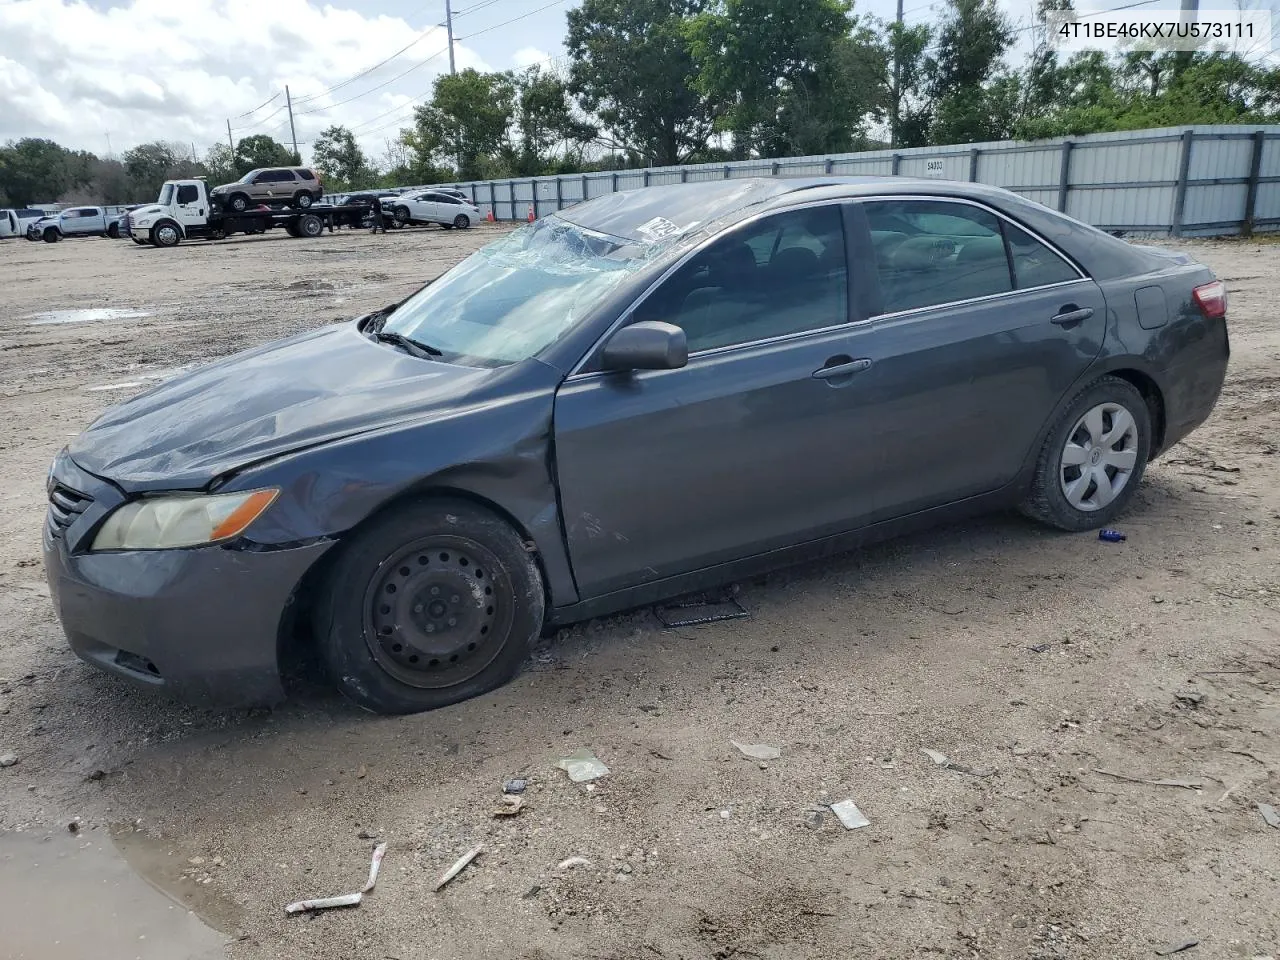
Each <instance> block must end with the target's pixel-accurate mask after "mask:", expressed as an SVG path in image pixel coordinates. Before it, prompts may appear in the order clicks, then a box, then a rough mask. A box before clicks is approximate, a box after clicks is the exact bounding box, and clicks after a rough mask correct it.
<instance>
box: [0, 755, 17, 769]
mask: <svg viewBox="0 0 1280 960" xmlns="http://www.w3.org/2000/svg"><path fill="white" fill-rule="evenodd" d="M17 762H18V755H17V754H16V753H6V754H4V755H2V756H0V767H12V766H13V765H14V764H15V763H17Z"/></svg>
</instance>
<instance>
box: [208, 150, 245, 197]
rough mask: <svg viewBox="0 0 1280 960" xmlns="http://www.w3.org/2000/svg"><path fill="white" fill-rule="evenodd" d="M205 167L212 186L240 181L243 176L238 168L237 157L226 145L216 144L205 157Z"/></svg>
mask: <svg viewBox="0 0 1280 960" xmlns="http://www.w3.org/2000/svg"><path fill="white" fill-rule="evenodd" d="M204 167H205V170H207V171H208V174H209V184H210V186H214V187H217V186H221V185H222V184H224V183H231V182H233V181H234V180H237V179H239V178H240V177H241V176H242V174H241V172H240V168H239V167H237V166H236V155H235V154H234V153H232V152H231V147H229V146H228V145H227V144H225V143H215V144H214V145H213V146H212V147H210V148H209V152H208V153H206V154H205V155H204Z"/></svg>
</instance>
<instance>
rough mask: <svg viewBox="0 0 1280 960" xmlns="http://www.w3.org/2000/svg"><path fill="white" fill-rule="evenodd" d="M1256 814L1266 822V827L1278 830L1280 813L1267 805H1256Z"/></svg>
mask: <svg viewBox="0 0 1280 960" xmlns="http://www.w3.org/2000/svg"><path fill="white" fill-rule="evenodd" d="M1258 812H1259V813H1260V814H1262V819H1263V820H1264V821H1265V822H1266V824H1267V826H1268V827H1275V828H1276V829H1277V830H1280V811H1277V810H1276V808H1275V807H1273V806H1272V805H1271V804H1269V803H1260V804H1258Z"/></svg>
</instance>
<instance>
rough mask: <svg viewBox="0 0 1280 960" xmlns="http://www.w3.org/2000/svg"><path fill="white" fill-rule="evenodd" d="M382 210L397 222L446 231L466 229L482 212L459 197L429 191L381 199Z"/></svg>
mask: <svg viewBox="0 0 1280 960" xmlns="http://www.w3.org/2000/svg"><path fill="white" fill-rule="evenodd" d="M380 199H381V201H382V209H383V210H386V211H388V212H390V214H391V216H392V217H393V218H394V219H395V221H396V223H399V224H401V225H404V224H406V223H438V224H440V226H442V227H444V228H445V229H446V230H452V229H453V228H454V227H457V228H458V229H459V230H465V229H466V228H467V227H469V226H471V225H472V224H473V223H476V222H478V221H479V220H480V219H481V217H480V211H479V209H477V208H476V207H475V206H473V205H472V204H470V203H468V202H467V201H465V200H462V199H460V198H458V197H453V196H450V195H449V194H447V193H441V192H440V191H438V190H427V191H424V192H422V193H405V194H400V195H399V196H396V195H392V196H387V197H381V198H380Z"/></svg>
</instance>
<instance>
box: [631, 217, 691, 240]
mask: <svg viewBox="0 0 1280 960" xmlns="http://www.w3.org/2000/svg"><path fill="white" fill-rule="evenodd" d="M679 232H680V228H679V227H677V226H676V225H675V224H674V223H672V222H671V221H670V220H668V219H667V218H666V217H654V218H653V219H652V220H646V221H645V222H644V223H642V224H640V226H638V227H636V233H638V234H640V236H642V237H646V238H647V239H649V240H661V239H663V238H664V237H670V236H672V235H673V234H677V233H679Z"/></svg>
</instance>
